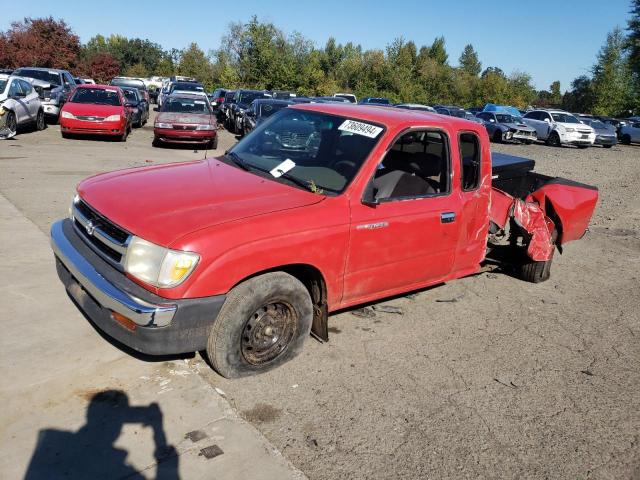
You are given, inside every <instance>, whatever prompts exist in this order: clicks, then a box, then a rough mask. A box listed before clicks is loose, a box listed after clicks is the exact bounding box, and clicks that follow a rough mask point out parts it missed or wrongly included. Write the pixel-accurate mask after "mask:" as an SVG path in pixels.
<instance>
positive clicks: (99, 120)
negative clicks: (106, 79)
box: [60, 84, 131, 142]
mask: <svg viewBox="0 0 640 480" xmlns="http://www.w3.org/2000/svg"><path fill="white" fill-rule="evenodd" d="M60 131H61V132H62V136H63V137H64V138H69V137H70V135H76V134H77V135H109V136H112V137H118V138H119V139H120V140H121V141H123V142H124V141H126V140H127V136H128V135H129V132H131V113H130V110H129V108H128V105H127V102H126V99H125V96H124V93H123V92H122V90H121V89H120V87H114V86H111V85H88V84H87V85H78V87H77V88H76V89H75V90H74V92H73V95H72V96H71V98H70V99H69V100H68V101H67V102H66V103H65V104H64V107H62V111H61V113H60Z"/></svg>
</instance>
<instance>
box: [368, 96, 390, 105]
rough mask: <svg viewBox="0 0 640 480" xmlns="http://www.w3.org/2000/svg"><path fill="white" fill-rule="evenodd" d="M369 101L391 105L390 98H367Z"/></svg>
mask: <svg viewBox="0 0 640 480" xmlns="http://www.w3.org/2000/svg"><path fill="white" fill-rule="evenodd" d="M367 103H379V104H382V105H389V104H390V103H391V102H389V99H388V98H370V99H368V100H367Z"/></svg>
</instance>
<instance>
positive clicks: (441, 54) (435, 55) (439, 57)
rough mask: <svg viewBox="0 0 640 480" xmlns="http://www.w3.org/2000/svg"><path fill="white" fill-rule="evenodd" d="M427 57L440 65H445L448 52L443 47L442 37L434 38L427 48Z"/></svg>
mask: <svg viewBox="0 0 640 480" xmlns="http://www.w3.org/2000/svg"><path fill="white" fill-rule="evenodd" d="M429 57H430V58H432V59H433V60H435V61H436V62H437V63H438V64H440V65H446V64H447V61H448V60H449V54H447V50H446V48H445V41H444V37H438V38H436V39H435V40H434V41H433V43H432V44H431V48H429Z"/></svg>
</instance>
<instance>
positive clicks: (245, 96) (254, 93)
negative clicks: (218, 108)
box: [227, 90, 271, 133]
mask: <svg viewBox="0 0 640 480" xmlns="http://www.w3.org/2000/svg"><path fill="white" fill-rule="evenodd" d="M258 98H271V95H269V94H268V93H267V92H265V91H264V90H238V91H236V93H235V95H234V99H233V103H231V104H230V105H229V108H228V109H227V128H228V129H229V131H230V132H231V133H241V130H242V124H243V122H244V112H245V111H246V110H247V108H249V105H251V102H253V101H254V100H256V99H258Z"/></svg>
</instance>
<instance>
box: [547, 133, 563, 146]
mask: <svg viewBox="0 0 640 480" xmlns="http://www.w3.org/2000/svg"><path fill="white" fill-rule="evenodd" d="M547 145H549V146H550V147H560V146H562V145H561V144H560V135H558V132H551V133H550V134H549V136H548V137H547Z"/></svg>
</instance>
